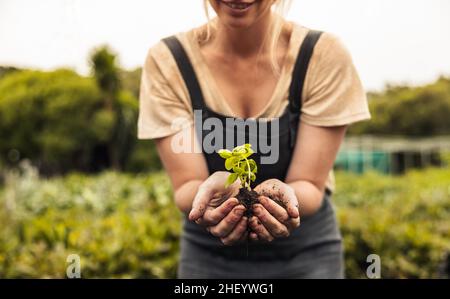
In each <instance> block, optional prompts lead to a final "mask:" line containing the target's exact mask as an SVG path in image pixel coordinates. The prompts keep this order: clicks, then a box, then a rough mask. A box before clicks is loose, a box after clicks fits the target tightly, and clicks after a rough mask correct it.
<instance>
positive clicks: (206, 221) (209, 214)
mask: <svg viewBox="0 0 450 299" xmlns="http://www.w3.org/2000/svg"><path fill="white" fill-rule="evenodd" d="M238 204H239V201H238V200H237V199H236V198H230V199H228V200H226V201H225V202H224V203H222V204H221V205H220V206H219V207H217V208H215V209H207V210H206V212H205V214H204V215H203V218H201V225H202V224H203V225H206V226H213V225H216V224H218V223H219V222H220V221H221V220H222V219H223V218H225V216H227V215H228V214H229V213H230V212H231V210H233V209H234V207H235V206H237V205H238Z"/></svg>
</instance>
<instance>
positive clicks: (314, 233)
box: [164, 31, 343, 279]
mask: <svg viewBox="0 0 450 299" xmlns="http://www.w3.org/2000/svg"><path fill="white" fill-rule="evenodd" d="M320 36H321V32H317V31H310V32H309V33H308V35H307V37H306V38H305V40H304V42H303V43H302V46H301V48H300V51H299V54H298V58H297V61H296V63H295V67H294V72H293V74H292V82H291V86H290V90H289V106H288V107H287V108H286V111H285V112H284V114H283V115H282V116H281V117H280V118H278V121H279V130H278V131H277V133H276V134H275V135H274V134H268V133H267V132H271V130H270V129H266V130H259V127H260V126H261V122H262V120H242V119H236V118H234V119H233V120H234V121H236V122H239V121H242V122H244V121H245V123H246V124H249V122H252V121H253V122H255V123H256V126H257V127H258V131H257V133H256V135H255V132H254V131H252V132H250V130H245V132H242V131H241V132H239V131H237V127H238V126H236V125H235V124H236V123H235V124H233V126H230V125H229V124H228V123H227V122H226V119H227V118H230V117H227V116H224V115H221V114H219V113H216V112H214V111H211V110H210V109H209V108H208V107H207V106H206V105H205V102H204V98H203V95H202V91H201V88H200V85H199V82H198V80H197V77H196V74H195V71H194V69H193V67H192V65H191V63H190V60H189V58H188V56H187V53H186V52H185V50H184V49H183V46H182V45H181V43H180V42H179V41H178V40H177V38H175V37H169V38H167V39H165V40H164V42H165V43H166V45H167V46H168V47H169V49H170V51H171V52H172V54H173V56H174V58H175V60H176V62H177V65H178V68H179V70H180V72H181V74H182V76H183V79H184V81H185V84H186V87H187V89H188V91H189V95H190V99H191V102H192V106H193V109H194V110H197V111H201V114H202V118H201V119H202V120H203V122H204V121H205V120H206V119H208V118H211V117H214V118H216V119H218V120H220V122H221V123H222V127H223V136H222V137H223V140H226V138H227V137H228V138H230V137H229V136H234V142H237V140H238V139H237V138H238V137H237V136H238V135H239V134H245V135H244V136H245V141H246V142H250V143H252V145H254V141H255V140H256V141H257V142H261V141H264V142H265V144H271V142H279V146H278V148H279V159H278V161H277V162H276V163H275V164H272V165H268V164H261V163H260V161H261V153H258V152H257V153H256V154H254V155H253V156H252V158H253V159H254V160H255V161H256V162H257V163H258V165H259V170H258V174H257V180H256V182H255V185H254V186H256V185H258V184H259V183H261V182H263V181H265V180H267V179H271V178H277V179H279V180H281V181H284V179H285V178H286V175H287V171H288V168H289V166H290V163H291V159H292V156H293V151H294V147H295V141H296V137H297V131H298V125H299V122H300V114H301V103H302V97H301V95H302V90H303V83H304V81H305V77H306V73H307V69H308V65H309V61H310V58H311V56H312V53H313V50H314V46H315V44H316V43H317V41H318V40H319V38H320ZM271 122H273V120H272V121H266V122H265V126H269V128H270V125H271ZM195 126H196V129H197V134H198V135H197V136H202V141H203V139H204V138H205V136H207V135H208V134H209V133H211V131H212V129H205V128H203V123H201V122H199V121H198V120H197V119H196V124H195ZM246 128H247V127H246ZM263 131H264V134H262V132H263ZM233 133H234V134H233ZM263 139H265V140H263ZM234 145H235V146H237V145H241V144H234ZM229 149H231V148H229ZM204 155H205V158H206V161H207V164H208V169H209V172H210V173H214V172H216V171H224V170H225V167H224V160H223V159H222V158H221V157H219V155H218V154H217V153H211V154H208V153H206V152H204ZM330 197H331V192H330V191H329V190H327V191H326V193H325V195H324V200H323V205H322V207H321V208H320V209H319V211H318V212H316V213H315V214H314V215H312V216H310V217H303V218H301V225H300V227H299V228H297V229H296V230H294V231H293V232H292V233H291V236H290V237H288V238H284V239H276V240H275V241H273V242H272V243H256V242H255V243H253V242H250V243H248V244H239V245H235V246H228V247H227V246H224V245H222V244H221V242H220V240H219V239H218V238H216V237H214V236H212V235H211V234H209V233H208V232H207V231H206V230H205V229H204V228H202V227H200V226H199V225H197V224H195V223H193V222H190V221H188V220H187V219H185V221H184V227H183V235H182V238H181V256H180V263H179V268H178V277H179V278H201V279H203V278H342V277H343V251H342V242H341V235H340V232H339V229H338V226H337V223H336V218H335V213H334V210H333V207H332V205H331V203H330Z"/></svg>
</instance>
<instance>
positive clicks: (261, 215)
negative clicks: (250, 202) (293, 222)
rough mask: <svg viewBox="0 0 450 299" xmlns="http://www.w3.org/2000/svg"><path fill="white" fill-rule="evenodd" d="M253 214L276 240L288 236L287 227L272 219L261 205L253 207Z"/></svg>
mask: <svg viewBox="0 0 450 299" xmlns="http://www.w3.org/2000/svg"><path fill="white" fill-rule="evenodd" d="M253 213H255V216H256V217H258V219H259V220H260V221H261V223H262V224H263V225H264V227H265V228H266V229H267V230H268V231H269V233H270V234H271V235H272V236H274V237H276V238H285V237H288V236H289V230H288V229H287V227H286V226H285V225H284V224H282V223H281V222H280V221H278V220H277V219H276V218H275V217H273V216H272V215H271V214H270V213H269V212H268V211H267V210H266V209H265V208H264V206H263V205H261V204H256V205H254V208H253Z"/></svg>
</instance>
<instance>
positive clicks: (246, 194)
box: [236, 188, 259, 219]
mask: <svg viewBox="0 0 450 299" xmlns="http://www.w3.org/2000/svg"><path fill="white" fill-rule="evenodd" d="M236 198H237V200H239V203H240V204H242V205H243V206H244V207H245V209H246V211H245V216H246V217H247V218H248V219H250V218H251V217H252V216H253V209H252V207H253V205H254V204H257V203H259V194H258V193H257V192H256V191H254V190H248V189H247V188H241V189H239V193H238V195H237V196H236Z"/></svg>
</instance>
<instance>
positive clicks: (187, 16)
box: [0, 0, 450, 90]
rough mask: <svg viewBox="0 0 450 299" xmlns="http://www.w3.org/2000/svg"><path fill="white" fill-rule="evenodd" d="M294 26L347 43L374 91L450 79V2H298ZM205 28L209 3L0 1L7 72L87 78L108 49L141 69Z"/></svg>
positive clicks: (0, 40)
mask: <svg viewBox="0 0 450 299" xmlns="http://www.w3.org/2000/svg"><path fill="white" fill-rule="evenodd" d="M288 19H290V20H294V21H296V22H298V23H301V24H303V25H305V26H308V27H312V28H315V29H321V30H325V31H329V32H332V33H334V34H337V35H338V36H340V37H341V38H342V39H343V40H344V42H345V43H346V45H347V47H348V48H349V49H350V51H351V53H352V55H353V58H354V61H355V64H356V66H357V68H358V70H359V71H360V75H361V78H362V80H363V83H364V85H365V86H366V88H368V89H370V90H374V89H380V88H382V87H383V86H384V84H385V83H386V82H390V83H409V84H415V85H416V84H422V83H427V82H431V81H433V80H435V79H436V78H437V77H438V76H439V75H440V74H445V75H450V1H449V0H294V1H293V6H292V8H291V11H290V13H289V15H288ZM203 22H205V16H204V13H203V9H202V0H159V1H156V0H39V1H37V0H0V65H16V66H21V67H34V68H42V69H52V68H56V67H60V66H66V67H72V68H75V69H76V70H77V71H79V72H81V73H84V74H86V73H87V71H88V64H87V62H86V60H87V57H88V54H89V52H90V50H91V49H92V48H93V47H95V46H98V45H100V44H104V43H107V44H109V45H110V46H112V48H113V49H114V50H115V51H116V52H117V53H118V54H119V55H120V63H121V65H122V66H123V67H126V68H134V67H136V66H139V65H141V64H142V62H143V61H144V58H145V54H146V52H147V49H148V47H149V46H151V45H152V44H154V43H156V42H157V41H158V40H159V39H161V38H162V37H165V36H168V35H170V34H173V33H176V32H179V31H186V30H187V29H190V28H192V27H194V26H197V25H200V24H202V23H203Z"/></svg>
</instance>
